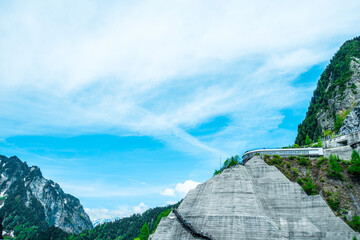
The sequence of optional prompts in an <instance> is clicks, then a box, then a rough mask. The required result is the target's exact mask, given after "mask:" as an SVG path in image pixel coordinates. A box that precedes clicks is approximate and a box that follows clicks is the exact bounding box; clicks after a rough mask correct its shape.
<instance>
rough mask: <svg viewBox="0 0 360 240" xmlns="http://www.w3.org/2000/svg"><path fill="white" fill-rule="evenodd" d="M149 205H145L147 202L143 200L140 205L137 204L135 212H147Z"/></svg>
mask: <svg viewBox="0 0 360 240" xmlns="http://www.w3.org/2000/svg"><path fill="white" fill-rule="evenodd" d="M148 208H149V207H148V206H147V205H145V203H143V202H141V203H140V204H139V205H138V206H135V207H134V208H133V209H134V212H135V213H143V212H145V211H146V210H147V209H148Z"/></svg>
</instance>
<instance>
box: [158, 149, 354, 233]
mask: <svg viewBox="0 0 360 240" xmlns="http://www.w3.org/2000/svg"><path fill="white" fill-rule="evenodd" d="M178 211H179V212H180V214H181V215H182V216H183V217H184V218H185V219H186V220H187V221H189V222H190V223H191V224H192V225H193V226H194V227H195V228H197V229H199V230H201V231H202V232H205V233H207V234H209V235H212V236H213V238H214V239H216V240H222V239H226V240H235V239H259V240H260V239H261V240H262V239H299V240H300V239H301V240H303V239H334V240H335V239H336V240H338V239H352V238H353V236H359V234H358V233H356V232H354V231H353V230H352V229H351V228H350V227H349V226H348V225H347V224H346V223H345V222H343V221H342V220H341V219H340V218H338V217H336V216H335V215H334V214H333V212H332V211H331V209H330V208H329V206H328V205H327V204H326V202H325V201H324V200H323V199H322V197H321V196H319V195H315V196H307V195H306V193H305V192H304V191H303V190H302V188H301V187H300V186H299V185H298V184H297V183H293V182H291V181H289V180H288V179H287V178H286V177H285V176H284V175H283V174H282V173H281V172H280V171H279V170H277V169H276V168H275V167H274V166H268V165H267V164H266V163H265V162H264V161H263V160H262V159H261V158H260V157H257V156H255V157H253V158H252V159H251V160H249V161H248V162H247V163H246V165H245V166H236V167H233V168H230V169H226V170H224V171H223V172H222V173H221V174H219V175H216V176H215V177H213V178H211V179H210V180H208V181H207V182H205V183H203V184H201V185H199V186H198V187H197V188H196V189H194V190H192V191H190V192H189V193H188V195H187V196H186V198H185V199H184V200H183V202H182V203H181V204H180V206H179V208H178ZM151 239H152V240H169V239H176V240H182V239H184V240H185V239H200V238H197V237H194V236H193V235H192V234H191V233H190V232H189V231H188V230H186V229H185V228H184V226H183V225H181V223H180V222H179V220H178V219H177V218H176V217H175V215H174V214H173V213H171V214H170V215H169V216H168V217H167V218H163V219H162V220H161V222H160V224H159V226H158V228H157V230H156V232H155V233H154V234H153V235H152V238H151Z"/></svg>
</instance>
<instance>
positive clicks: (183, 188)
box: [175, 180, 200, 195]
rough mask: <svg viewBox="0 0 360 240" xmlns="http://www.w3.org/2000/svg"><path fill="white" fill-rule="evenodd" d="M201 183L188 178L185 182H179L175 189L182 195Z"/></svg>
mask: <svg viewBox="0 0 360 240" xmlns="http://www.w3.org/2000/svg"><path fill="white" fill-rule="evenodd" d="M199 184H200V183H198V182H195V181H192V180H186V181H185V182H184V183H178V184H177V185H176V187H175V190H176V191H177V192H178V193H179V194H182V195H186V194H187V193H188V192H189V191H190V190H192V189H194V188H196V186H197V185H199Z"/></svg>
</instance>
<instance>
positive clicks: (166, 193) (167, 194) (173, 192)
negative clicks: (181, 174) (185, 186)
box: [160, 188, 175, 196]
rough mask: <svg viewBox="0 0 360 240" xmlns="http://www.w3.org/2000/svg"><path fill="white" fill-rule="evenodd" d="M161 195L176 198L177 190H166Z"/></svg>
mask: <svg viewBox="0 0 360 240" xmlns="http://www.w3.org/2000/svg"><path fill="white" fill-rule="evenodd" d="M160 194H161V195H164V196H174V195H175V190H174V189H171V188H166V189H165V190H164V191H163V192H161V193H160Z"/></svg>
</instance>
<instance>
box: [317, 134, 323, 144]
mask: <svg viewBox="0 0 360 240" xmlns="http://www.w3.org/2000/svg"><path fill="white" fill-rule="evenodd" d="M317 146H318V147H322V146H323V144H322V141H321V137H320V136H319V137H318V144H317Z"/></svg>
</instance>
